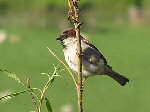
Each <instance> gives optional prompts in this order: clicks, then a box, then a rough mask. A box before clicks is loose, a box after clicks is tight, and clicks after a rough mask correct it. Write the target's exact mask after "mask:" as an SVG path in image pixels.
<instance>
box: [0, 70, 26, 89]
mask: <svg viewBox="0 0 150 112" xmlns="http://www.w3.org/2000/svg"><path fill="white" fill-rule="evenodd" d="M0 71H1V72H3V73H4V74H6V75H7V76H8V77H11V78H13V79H14V80H16V81H17V82H19V83H21V84H22V85H24V86H25V84H24V83H23V82H22V81H21V80H20V79H19V78H18V77H17V75H16V74H14V73H11V72H9V71H7V70H1V69H0Z"/></svg>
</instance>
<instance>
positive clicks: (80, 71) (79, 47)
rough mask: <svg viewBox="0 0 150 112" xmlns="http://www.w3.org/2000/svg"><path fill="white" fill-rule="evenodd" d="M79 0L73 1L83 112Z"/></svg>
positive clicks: (79, 94) (81, 110)
mask: <svg viewBox="0 0 150 112" xmlns="http://www.w3.org/2000/svg"><path fill="white" fill-rule="evenodd" d="M78 3H79V1H78V0H74V1H73V5H74V13H75V15H74V16H75V21H74V26H75V30H76V38H77V54H78V109H79V112H83V102H82V96H83V84H82V47H81V38H80V17H79V7H78Z"/></svg>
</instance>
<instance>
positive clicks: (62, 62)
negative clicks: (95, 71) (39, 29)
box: [47, 47, 78, 88]
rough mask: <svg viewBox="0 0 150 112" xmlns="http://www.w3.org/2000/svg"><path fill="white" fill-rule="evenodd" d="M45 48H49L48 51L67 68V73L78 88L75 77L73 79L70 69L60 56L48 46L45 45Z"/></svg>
mask: <svg viewBox="0 0 150 112" xmlns="http://www.w3.org/2000/svg"><path fill="white" fill-rule="evenodd" d="M47 49H48V50H49V52H50V53H51V54H52V55H53V56H54V57H56V59H57V60H58V61H59V62H60V63H62V64H63V65H64V66H65V68H66V69H67V71H68V72H69V74H70V75H71V77H72V79H73V81H74V83H75V86H76V88H78V85H77V82H76V79H75V77H74V75H73V73H72V72H71V71H70V69H69V67H68V66H67V65H66V64H65V63H64V62H63V61H62V60H61V59H60V58H58V56H57V55H56V54H55V53H54V52H53V51H52V50H51V49H50V48H48V47H47Z"/></svg>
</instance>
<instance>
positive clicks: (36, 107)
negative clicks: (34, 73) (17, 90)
mask: <svg viewBox="0 0 150 112" xmlns="http://www.w3.org/2000/svg"><path fill="white" fill-rule="evenodd" d="M27 84H28V88H29V90H30V95H31V97H32V102H33V104H34V107H35V109H36V112H39V109H38V106H37V103H36V100H35V97H34V95H33V92H32V89H31V85H30V79H27Z"/></svg>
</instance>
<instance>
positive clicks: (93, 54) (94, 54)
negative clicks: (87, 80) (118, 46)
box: [82, 39, 107, 65]
mask: <svg viewBox="0 0 150 112" xmlns="http://www.w3.org/2000/svg"><path fill="white" fill-rule="evenodd" d="M82 41H83V43H85V44H86V45H87V47H86V48H85V49H83V56H84V58H85V59H86V60H87V61H89V62H90V63H91V64H96V63H97V62H103V63H104V64H105V65H107V61H106V59H105V57H104V56H103V55H102V53H100V52H99V50H98V49H97V48H96V47H95V46H94V45H93V44H91V43H90V42H88V40H86V39H82Z"/></svg>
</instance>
